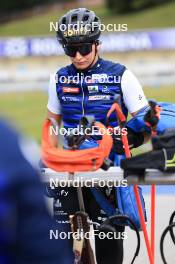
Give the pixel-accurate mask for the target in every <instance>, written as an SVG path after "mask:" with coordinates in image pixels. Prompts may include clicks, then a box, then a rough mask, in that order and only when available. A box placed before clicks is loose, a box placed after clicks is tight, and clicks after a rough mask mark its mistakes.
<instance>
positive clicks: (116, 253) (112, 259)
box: [53, 187, 124, 264]
mask: <svg viewBox="0 0 175 264" xmlns="http://www.w3.org/2000/svg"><path fill="white" fill-rule="evenodd" d="M82 191H83V197H84V203H85V209H86V212H87V213H88V215H89V217H90V219H91V220H92V221H94V222H98V223H100V224H101V223H102V222H103V221H104V220H105V219H106V214H105V213H104V212H103V210H101V208H100V207H99V205H98V204H97V202H96V200H95V198H94V197H93V195H92V193H91V191H90V189H89V188H86V187H83V188H82ZM53 195H54V197H55V199H54V217H55V219H56V222H57V223H58V229H59V224H64V225H66V226H65V229H66V230H67V231H71V228H70V223H69V215H71V214H74V213H75V212H76V211H79V205H78V198H77V190H76V188H73V187H71V188H70V187H69V188H56V189H55V190H54V192H53ZM60 226H61V225H60ZM115 228H116V234H117V238H118V237H119V236H118V235H120V233H119V232H123V231H124V228H123V227H117V226H115ZM72 242H73V241H72V239H71V240H70V243H71V247H72ZM95 247H96V259H97V263H98V264H122V263H123V239H107V238H105V239H100V238H99V237H98V236H95ZM70 264H71V263H70Z"/></svg>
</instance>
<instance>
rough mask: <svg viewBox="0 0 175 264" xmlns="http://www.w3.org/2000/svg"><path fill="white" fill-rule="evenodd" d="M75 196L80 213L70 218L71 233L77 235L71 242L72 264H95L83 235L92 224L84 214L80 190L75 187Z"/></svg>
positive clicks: (88, 243) (88, 244) (90, 248)
mask: <svg viewBox="0 0 175 264" xmlns="http://www.w3.org/2000/svg"><path fill="white" fill-rule="evenodd" d="M77 194H78V202H79V208H80V211H78V212H76V213H75V214H74V215H71V216H70V223H71V229H72V232H73V233H75V232H76V234H77V238H74V240H73V251H74V255H75V260H74V264H80V263H81V264H96V261H95V256H94V253H93V250H92V247H91V244H90V239H89V238H88V239H87V238H86V237H85V234H86V233H87V232H90V225H91V224H92V223H91V222H90V219H89V216H88V214H87V213H86V212H85V206H84V199H83V194H82V188H81V187H80V186H79V187H77Z"/></svg>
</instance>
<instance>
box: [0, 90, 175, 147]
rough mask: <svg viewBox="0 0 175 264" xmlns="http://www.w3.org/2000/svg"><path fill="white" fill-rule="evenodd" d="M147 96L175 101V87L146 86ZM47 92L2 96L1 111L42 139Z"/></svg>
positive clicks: (37, 138)
mask: <svg viewBox="0 0 175 264" xmlns="http://www.w3.org/2000/svg"><path fill="white" fill-rule="evenodd" d="M145 94H146V95H147V98H154V99H156V100H157V101H167V102H172V103H175V99H174V87H173V86H167V87H166V86H164V87H161V88H145ZM46 105H47V93H45V92H41V91H36V92H33V91H32V92H13V93H4V94H1V96H0V113H1V114H3V115H5V116H6V117H8V118H9V119H10V120H11V121H13V122H14V123H15V124H16V125H17V127H19V129H20V130H22V131H23V132H24V133H25V134H27V135H29V136H31V137H34V138H35V139H36V140H37V141H38V142H40V139H41V127H42V122H43V120H44V118H45V116H46Z"/></svg>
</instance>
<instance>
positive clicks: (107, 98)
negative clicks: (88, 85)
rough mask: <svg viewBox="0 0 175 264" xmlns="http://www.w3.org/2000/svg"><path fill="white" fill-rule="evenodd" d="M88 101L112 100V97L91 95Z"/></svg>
mask: <svg viewBox="0 0 175 264" xmlns="http://www.w3.org/2000/svg"><path fill="white" fill-rule="evenodd" d="M88 100H89V101H96V100H110V95H90V96H89V98H88Z"/></svg>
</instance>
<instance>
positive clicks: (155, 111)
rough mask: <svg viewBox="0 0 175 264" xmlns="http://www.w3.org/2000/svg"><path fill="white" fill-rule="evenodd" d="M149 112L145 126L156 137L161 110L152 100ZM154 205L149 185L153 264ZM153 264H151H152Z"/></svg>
mask: <svg viewBox="0 0 175 264" xmlns="http://www.w3.org/2000/svg"><path fill="white" fill-rule="evenodd" d="M149 106H150V111H149V113H147V115H146V116H145V117H144V121H145V124H146V125H147V126H148V127H150V128H151V135H152V136H154V135H157V130H156V127H157V123H158V120H159V119H160V112H161V108H160V107H159V106H158V105H157V103H156V102H155V101H154V100H150V101H149ZM155 203H156V186H155V185H154V184H153V185H151V251H152V254H153V261H154V262H155V215H156V212H155ZM154 262H153V264H154Z"/></svg>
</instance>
